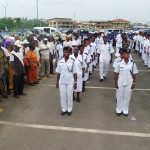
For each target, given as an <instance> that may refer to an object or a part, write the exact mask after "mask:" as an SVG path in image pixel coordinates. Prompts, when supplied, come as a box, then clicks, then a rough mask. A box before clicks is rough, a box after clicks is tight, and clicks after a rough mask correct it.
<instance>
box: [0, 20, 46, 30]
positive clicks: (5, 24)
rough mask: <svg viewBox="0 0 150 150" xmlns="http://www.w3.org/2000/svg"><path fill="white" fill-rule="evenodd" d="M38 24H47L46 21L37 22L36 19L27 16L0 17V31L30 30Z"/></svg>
mask: <svg viewBox="0 0 150 150" xmlns="http://www.w3.org/2000/svg"><path fill="white" fill-rule="evenodd" d="M37 24H38V26H48V23H47V21H39V22H38V23H37V20H36V19H27V18H1V19H0V31H5V30H6V29H8V31H17V30H20V29H28V30H32V29H33V28H34V27H36V26H37Z"/></svg>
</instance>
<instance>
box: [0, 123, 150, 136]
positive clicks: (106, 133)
mask: <svg viewBox="0 0 150 150" xmlns="http://www.w3.org/2000/svg"><path fill="white" fill-rule="evenodd" d="M0 125H6V126H13V127H22V128H34V129H44V130H56V131H68V132H80V133H92V134H103V135H119V136H129V137H141V138H150V134H149V133H136V132H120V131H108V130H97V129H85V128H73V127H61V126H48V125H35V124H24V123H13V122H7V121H0Z"/></svg>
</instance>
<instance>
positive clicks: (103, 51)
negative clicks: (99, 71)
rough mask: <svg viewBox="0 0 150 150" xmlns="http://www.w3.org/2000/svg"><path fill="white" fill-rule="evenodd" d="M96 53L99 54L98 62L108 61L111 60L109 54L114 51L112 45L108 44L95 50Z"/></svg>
mask: <svg viewBox="0 0 150 150" xmlns="http://www.w3.org/2000/svg"><path fill="white" fill-rule="evenodd" d="M97 53H98V54H100V58H99V59H100V60H101V61H103V60H106V59H107V60H109V59H110V58H111V54H112V53H114V49H113V46H112V44H110V43H108V42H107V44H102V45H101V46H100V47H99V49H98V50H97Z"/></svg>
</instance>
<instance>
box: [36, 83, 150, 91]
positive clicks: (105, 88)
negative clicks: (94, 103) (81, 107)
mask: <svg viewBox="0 0 150 150" xmlns="http://www.w3.org/2000/svg"><path fill="white" fill-rule="evenodd" d="M39 86H43V87H56V85H48V84H39ZM86 88H87V89H102V90H116V88H113V87H97V86H86ZM133 91H150V89H140V88H135V89H134V90H133Z"/></svg>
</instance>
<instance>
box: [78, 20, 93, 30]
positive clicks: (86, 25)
mask: <svg viewBox="0 0 150 150" xmlns="http://www.w3.org/2000/svg"><path fill="white" fill-rule="evenodd" d="M75 28H76V29H95V23H90V22H86V21H80V22H75Z"/></svg>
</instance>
